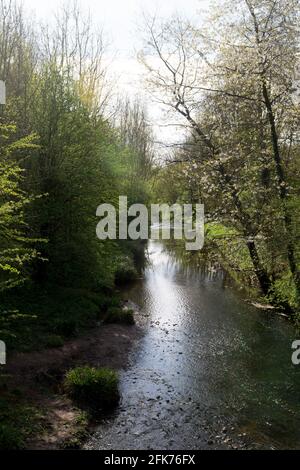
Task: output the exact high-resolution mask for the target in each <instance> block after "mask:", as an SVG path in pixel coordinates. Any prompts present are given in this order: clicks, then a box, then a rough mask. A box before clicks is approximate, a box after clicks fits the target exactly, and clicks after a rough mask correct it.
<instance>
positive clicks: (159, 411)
mask: <svg viewBox="0 0 300 470" xmlns="http://www.w3.org/2000/svg"><path fill="white" fill-rule="evenodd" d="M148 252H149V264H148V265H147V267H146V269H145V272H144V276H143V279H141V280H140V281H138V282H137V283H135V284H134V285H132V286H131V287H130V288H129V289H128V290H127V292H126V295H127V297H128V298H130V300H132V301H133V302H135V303H136V304H138V305H139V307H140V311H141V315H143V318H144V323H145V334H144V336H143V338H142V339H141V340H140V341H139V343H138V344H137V345H136V347H135V349H134V351H133V353H132V355H131V360H130V366H129V368H128V369H127V370H126V371H122V372H121V392H122V402H121V404H120V406H119V408H118V409H117V410H116V412H115V413H114V414H113V415H112V416H110V417H109V418H107V419H105V421H104V422H103V423H102V424H101V426H99V427H98V428H97V429H96V431H95V432H94V433H93V435H92V436H91V438H90V439H89V440H88V442H87V443H86V445H85V448H86V449H112V450H113V449H115V450H116V449H117V450H122V449H126V450H128V449H149V450H150V449H156V450H172V449H185V450H186V449H222V448H250V449H264V448H266V449H282V448H299V447H300V366H298V367H297V366H294V365H292V362H291V354H292V350H291V344H292V341H293V340H294V339H295V335H296V333H295V329H294V327H293V326H292V325H291V324H289V323H288V322H287V320H285V319H283V318H281V317H279V316H277V315H274V313H273V312H271V311H262V310H257V309H256V308H254V307H252V306H250V305H249V304H247V303H246V302H245V301H244V299H243V298H242V296H241V294H239V293H238V292H236V291H235V290H234V289H232V288H228V287H226V286H225V283H224V273H223V272H222V271H221V270H220V271H219V270H216V271H215V270H213V271H211V270H210V271H209V270H207V269H200V268H196V267H193V266H191V265H190V266H186V265H185V264H184V263H183V262H182V261H181V259H180V258H179V257H178V256H176V255H175V254H174V252H172V251H170V250H168V249H167V248H166V247H165V246H164V245H163V243H162V242H153V241H150V242H149V246H148Z"/></svg>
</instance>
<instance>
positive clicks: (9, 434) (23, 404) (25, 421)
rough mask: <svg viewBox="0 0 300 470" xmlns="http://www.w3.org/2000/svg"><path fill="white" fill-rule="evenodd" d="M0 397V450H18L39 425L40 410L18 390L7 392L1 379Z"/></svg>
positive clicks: (24, 445) (36, 430) (3, 380)
mask: <svg viewBox="0 0 300 470" xmlns="http://www.w3.org/2000/svg"><path fill="white" fill-rule="evenodd" d="M1 382H2V383H1V398H0V450H20V449H24V448H25V447H26V439H28V438H29V437H31V436H33V435H34V434H36V433H37V432H38V431H39V430H40V427H41V424H40V423H41V412H40V410H38V409H37V408H35V407H34V406H32V405H31V404H29V403H28V402H27V401H26V400H25V399H24V398H23V396H22V393H21V392H20V391H19V390H13V391H10V392H8V390H6V387H5V385H4V383H5V378H4V377H3V376H2V380H1Z"/></svg>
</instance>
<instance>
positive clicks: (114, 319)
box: [105, 307, 135, 325]
mask: <svg viewBox="0 0 300 470" xmlns="http://www.w3.org/2000/svg"><path fill="white" fill-rule="evenodd" d="M105 322H106V323H121V324H124V325H134V323H135V320H134V315H133V310H130V309H128V310H124V309H122V308H120V307H110V308H109V309H108V310H107V313H106V317H105Z"/></svg>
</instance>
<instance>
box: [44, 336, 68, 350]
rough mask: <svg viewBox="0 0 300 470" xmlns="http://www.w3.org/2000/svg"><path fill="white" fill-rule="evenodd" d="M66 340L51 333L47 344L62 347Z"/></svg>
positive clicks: (50, 346)
mask: <svg viewBox="0 0 300 470" xmlns="http://www.w3.org/2000/svg"><path fill="white" fill-rule="evenodd" d="M64 342H65V341H64V338H63V337H62V336H58V335H49V336H48V338H46V346H47V347H48V348H60V347H61V346H63V345H64Z"/></svg>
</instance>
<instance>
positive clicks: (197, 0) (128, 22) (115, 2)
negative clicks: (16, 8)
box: [22, 0, 211, 141]
mask: <svg viewBox="0 0 300 470" xmlns="http://www.w3.org/2000/svg"><path fill="white" fill-rule="evenodd" d="M210 1H211V0H78V3H79V5H80V6H81V7H82V9H83V10H84V11H90V12H91V14H92V18H93V22H94V24H95V26H96V27H99V28H102V29H103V30H104V35H105V37H106V38H107V39H108V41H109V43H110V51H111V54H112V55H113V61H112V65H111V68H112V70H113V72H115V75H116V76H118V85H119V88H120V90H122V92H123V93H125V94H127V95H129V96H136V95H139V96H143V99H144V100H145V102H146V104H147V107H148V110H149V115H150V117H151V118H152V121H153V122H154V123H155V125H154V128H155V133H156V136H157V140H159V141H163V140H167V141H169V140H170V139H171V135H170V132H172V131H170V129H166V128H164V127H163V126H162V125H161V119H160V118H161V117H162V112H161V111H158V110H157V106H155V107H154V105H153V103H152V102H151V100H150V101H149V99H148V101H147V96H146V93H145V90H144V89H143V80H142V79H141V75H142V73H143V72H144V70H143V69H142V66H141V65H140V64H139V63H138V62H137V60H136V53H137V51H138V50H139V49H140V48H141V35H140V33H139V32H138V29H139V27H140V26H141V17H142V14H143V13H150V14H154V13H155V14H157V15H158V16H159V17H162V18H168V17H171V16H172V15H173V14H174V13H180V15H181V16H182V15H183V16H185V17H186V18H188V19H191V20H193V19H195V17H196V15H197V14H201V12H202V11H205V10H206V9H207V7H208V5H209V3H210ZM64 3H68V0H51V1H50V0H49V1H45V0H22V4H23V5H24V7H25V9H26V11H27V12H28V11H30V12H32V13H33V15H34V16H35V17H36V19H41V20H44V21H46V22H49V21H51V16H52V13H54V12H55V11H56V10H57V9H58V8H59V6H60V5H61V4H64Z"/></svg>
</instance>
